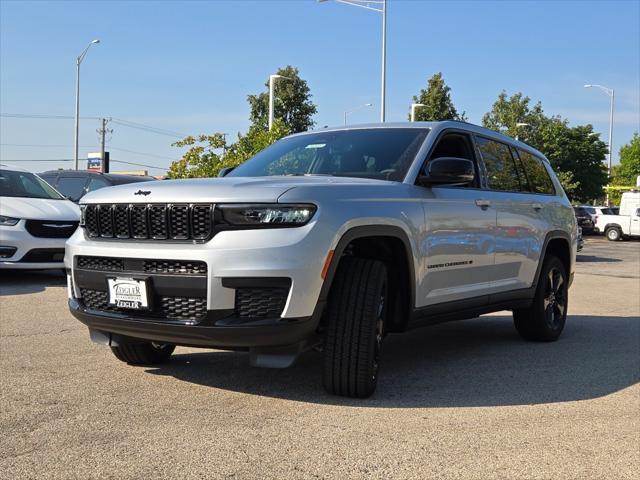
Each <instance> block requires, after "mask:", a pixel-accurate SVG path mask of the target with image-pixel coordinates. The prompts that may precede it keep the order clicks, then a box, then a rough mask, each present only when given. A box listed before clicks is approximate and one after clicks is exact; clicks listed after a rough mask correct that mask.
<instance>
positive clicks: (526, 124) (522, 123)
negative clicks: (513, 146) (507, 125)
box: [516, 122, 531, 140]
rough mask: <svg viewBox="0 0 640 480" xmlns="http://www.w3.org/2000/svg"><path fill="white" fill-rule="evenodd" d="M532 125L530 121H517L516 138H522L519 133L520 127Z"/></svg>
mask: <svg viewBox="0 0 640 480" xmlns="http://www.w3.org/2000/svg"><path fill="white" fill-rule="evenodd" d="M530 126H531V125H529V124H528V123H524V122H518V123H516V140H520V136H519V135H518V130H517V129H518V128H520V127H530Z"/></svg>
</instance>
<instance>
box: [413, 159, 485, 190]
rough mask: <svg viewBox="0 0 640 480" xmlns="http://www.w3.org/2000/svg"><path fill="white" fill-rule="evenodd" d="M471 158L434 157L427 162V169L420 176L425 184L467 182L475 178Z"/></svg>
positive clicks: (419, 180)
mask: <svg viewBox="0 0 640 480" xmlns="http://www.w3.org/2000/svg"><path fill="white" fill-rule="evenodd" d="M475 176H476V174H475V168H474V165H473V162H472V161H471V160H467V159H466V158H457V157H440V158H434V159H433V160H431V161H430V162H429V163H428V164H427V171H426V172H424V173H422V174H421V175H419V176H418V183H419V184H420V185H423V186H431V185H452V184H467V183H471V182H473V179H474V178H475Z"/></svg>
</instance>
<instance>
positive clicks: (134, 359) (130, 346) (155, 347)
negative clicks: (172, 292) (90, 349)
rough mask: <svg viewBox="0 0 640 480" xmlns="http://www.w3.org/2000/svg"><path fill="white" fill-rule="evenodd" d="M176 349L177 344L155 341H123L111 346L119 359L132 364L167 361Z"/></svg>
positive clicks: (151, 363) (154, 363)
mask: <svg viewBox="0 0 640 480" xmlns="http://www.w3.org/2000/svg"><path fill="white" fill-rule="evenodd" d="M175 349H176V346H175V345H170V344H168V343H155V342H140V343H133V342H132V343H121V344H120V345H119V346H117V347H111V351H112V352H113V354H114V355H115V356H116V358H117V359H118V360H120V361H122V362H126V363H128V364H130V365H156V364H158V363H163V362H166V361H167V360H168V359H169V357H170V356H171V354H172V353H173V351H174V350H175Z"/></svg>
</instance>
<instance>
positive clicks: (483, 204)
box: [476, 199, 491, 210]
mask: <svg viewBox="0 0 640 480" xmlns="http://www.w3.org/2000/svg"><path fill="white" fill-rule="evenodd" d="M476 205H477V206H478V207H480V208H481V209H482V210H486V209H487V208H489V207H490V206H491V200H482V199H478V200H476Z"/></svg>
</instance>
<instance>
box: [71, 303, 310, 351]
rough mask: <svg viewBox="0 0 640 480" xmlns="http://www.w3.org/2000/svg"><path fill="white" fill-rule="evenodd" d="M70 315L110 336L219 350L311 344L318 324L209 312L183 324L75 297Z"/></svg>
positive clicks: (298, 320)
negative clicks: (234, 320) (246, 320)
mask: <svg viewBox="0 0 640 480" xmlns="http://www.w3.org/2000/svg"><path fill="white" fill-rule="evenodd" d="M69 309H70V310H71V313H72V314H73V316H74V317H76V318H77V319H78V320H80V321H81V322H82V323H84V324H85V325H86V326H87V327H89V329H90V330H97V331H99V332H101V333H103V334H106V335H108V336H109V337H110V338H111V337H112V336H113V335H115V336H116V337H115V338H116V339H115V340H114V341H115V342H116V343H117V336H123V337H127V338H133V339H143V340H149V341H153V342H162V343H171V344H175V345H184V346H194V347H209V348H220V349H247V350H249V349H254V348H260V347H286V346H289V345H294V344H300V343H302V342H309V343H312V339H313V338H314V334H315V332H316V329H317V327H318V316H319V315H314V316H312V317H308V318H298V319H290V318H288V319H282V318H273V319H263V320H261V321H260V322H253V323H251V324H245V325H228V324H227V325H224V323H228V319H216V317H217V316H219V315H217V314H216V312H215V311H211V312H210V315H209V316H208V320H207V321H206V322H202V323H200V324H198V325H187V324H180V323H176V322H167V321H160V320H156V321H153V320H141V319H138V318H132V317H130V316H127V315H126V314H123V313H115V312H98V311H92V310H89V309H86V308H84V307H83V305H82V304H81V303H80V302H79V301H77V300H76V299H73V298H72V299H70V300H69Z"/></svg>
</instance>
